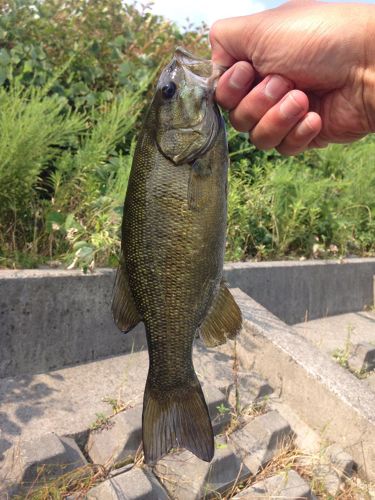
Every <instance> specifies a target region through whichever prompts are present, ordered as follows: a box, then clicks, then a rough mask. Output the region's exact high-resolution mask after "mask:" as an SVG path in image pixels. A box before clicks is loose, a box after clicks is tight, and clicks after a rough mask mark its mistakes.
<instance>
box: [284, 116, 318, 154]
mask: <svg viewBox="0 0 375 500" xmlns="http://www.w3.org/2000/svg"><path fill="white" fill-rule="evenodd" d="M321 129H322V119H321V117H320V116H319V115H318V113H314V112H309V113H307V114H306V115H305V116H304V117H303V118H302V120H301V121H299V122H298V123H297V125H296V126H295V127H294V128H293V129H292V130H291V131H290V132H289V134H288V135H287V136H286V137H285V139H284V140H282V141H281V143H280V144H279V145H278V146H277V148H276V149H277V151H278V152H279V153H281V154H283V155H288V156H290V155H296V154H298V153H302V151H305V149H308V148H309V145H310V143H311V141H312V140H313V139H314V138H315V137H316V136H317V135H318V134H319V132H320V131H321Z"/></svg>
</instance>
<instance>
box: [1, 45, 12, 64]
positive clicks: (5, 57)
mask: <svg viewBox="0 0 375 500" xmlns="http://www.w3.org/2000/svg"><path fill="white" fill-rule="evenodd" d="M9 62H10V55H9V52H8V51H7V49H0V65H1V66H7V65H8V64H9Z"/></svg>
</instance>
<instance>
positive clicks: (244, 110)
mask: <svg viewBox="0 0 375 500" xmlns="http://www.w3.org/2000/svg"><path fill="white" fill-rule="evenodd" d="M241 104H242V105H241ZM229 120H230V122H231V124H232V125H233V127H234V128H235V129H237V130H239V131H240V132H247V131H248V130H251V129H252V128H253V127H254V126H255V124H256V122H257V119H256V118H255V117H254V116H253V114H252V112H251V108H249V107H248V106H246V105H243V103H242V102H241V103H240V105H239V106H237V107H236V108H234V109H232V111H231V112H230V113H229Z"/></svg>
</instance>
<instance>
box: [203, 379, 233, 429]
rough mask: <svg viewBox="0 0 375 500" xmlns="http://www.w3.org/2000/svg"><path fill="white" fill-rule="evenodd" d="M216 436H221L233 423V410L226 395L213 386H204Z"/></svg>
mask: <svg viewBox="0 0 375 500" xmlns="http://www.w3.org/2000/svg"><path fill="white" fill-rule="evenodd" d="M202 390H203V394H204V397H205V399H206V403H207V407H208V412H209V414H210V418H211V422H212V428H213V431H214V434H219V433H220V432H222V431H223V430H224V429H225V427H226V426H227V425H228V424H229V422H230V421H231V409H230V405H229V403H228V401H227V398H226V397H225V395H224V394H223V393H222V392H221V391H219V389H216V387H214V386H213V385H211V384H206V383H204V384H202Z"/></svg>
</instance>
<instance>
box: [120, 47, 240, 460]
mask: <svg viewBox="0 0 375 500" xmlns="http://www.w3.org/2000/svg"><path fill="white" fill-rule="evenodd" d="M216 73H217V68H216ZM216 81H217V75H216V76H215V67H214V66H213V64H212V62H211V61H209V60H204V59H200V58H197V57H195V56H194V55H192V54H190V53H189V52H187V51H186V50H185V49H183V48H177V49H176V50H175V53H174V56H173V58H172V60H171V62H170V63H169V64H168V65H167V66H166V67H165V68H164V69H163V71H162V72H161V75H160V78H159V80H158V83H157V85H156V89H155V93H154V96H153V99H152V101H151V104H150V107H149V110H148V113H147V115H146V117H145V120H144V123H143V126H142V129H141V131H140V134H139V136H138V139H137V144H136V148H135V152H134V157H133V163H132V167H131V172H130V176H129V182H128V187H127V192H126V196H125V202H124V211H123V221H122V239H121V260H120V264H119V267H118V271H117V274H116V280H115V285H114V295H113V301H112V314H113V318H114V321H115V323H116V325H117V326H118V327H119V329H120V330H122V331H123V332H128V331H129V330H131V329H132V328H134V326H135V325H137V324H138V323H139V322H141V321H143V322H144V325H145V329H146V337H147V346H148V354H149V371H148V376H147V381H146V386H145V390H144V400H143V413H142V442H143V451H144V460H145V462H146V463H148V464H153V463H155V462H156V461H157V460H159V459H160V458H161V457H163V456H164V455H166V454H167V453H168V452H169V451H170V450H171V449H175V448H185V449H187V450H190V451H191V452H192V453H194V454H195V455H196V456H197V457H198V458H200V459H202V460H205V461H207V462H210V461H211V460H212V458H213V455H214V436H213V430H212V425H211V420H210V416H209V412H208V409H207V404H206V402H205V398H204V395H203V392H202V388H201V385H200V382H199V380H198V377H197V375H196V373H195V370H194V365H193V360H192V352H193V341H194V339H195V337H197V336H198V335H200V337H201V338H202V340H203V341H204V343H205V344H206V345H207V346H216V345H220V344H222V343H224V342H226V340H227V338H234V337H235V335H236V334H237V333H238V332H239V330H240V329H241V324H242V317H241V312H240V309H239V307H238V305H237V304H236V302H235V300H234V298H233V296H232V294H231V293H230V291H229V289H228V287H227V286H226V283H225V282H224V280H223V264H224V251H225V237H226V217H227V170H228V164H229V159H228V145H227V139H226V131H225V124H224V120H223V118H222V116H221V114H220V111H219V108H218V106H217V105H216V103H215V100H214V92H215V83H216Z"/></svg>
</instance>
